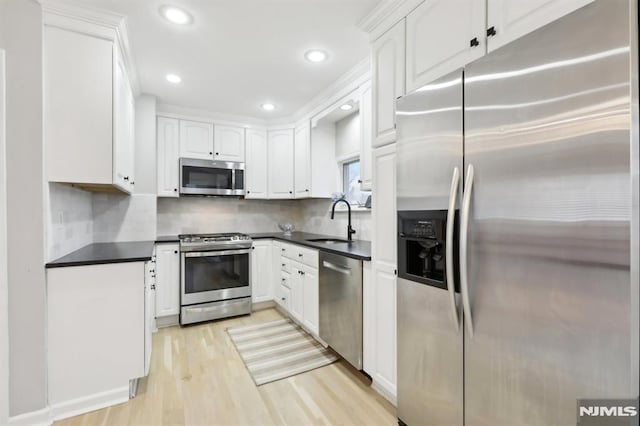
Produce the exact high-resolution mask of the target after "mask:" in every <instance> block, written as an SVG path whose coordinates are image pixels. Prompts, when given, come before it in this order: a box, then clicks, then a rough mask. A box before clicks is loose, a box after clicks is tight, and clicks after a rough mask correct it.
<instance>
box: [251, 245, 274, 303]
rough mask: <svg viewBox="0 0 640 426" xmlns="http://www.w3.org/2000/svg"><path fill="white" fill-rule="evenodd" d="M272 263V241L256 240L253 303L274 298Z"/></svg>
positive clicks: (252, 262) (252, 281)
mask: <svg viewBox="0 0 640 426" xmlns="http://www.w3.org/2000/svg"><path fill="white" fill-rule="evenodd" d="M271 265H272V262H271V241H269V240H267V241H255V242H254V243H253V250H252V251H251V299H252V301H253V303H258V302H266V301H268V300H273V292H272V290H271V289H272V283H271Z"/></svg>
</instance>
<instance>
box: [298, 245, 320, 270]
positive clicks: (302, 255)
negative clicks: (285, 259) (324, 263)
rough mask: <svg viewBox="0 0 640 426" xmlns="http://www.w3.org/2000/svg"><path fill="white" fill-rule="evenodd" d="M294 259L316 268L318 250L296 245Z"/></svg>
mask: <svg viewBox="0 0 640 426" xmlns="http://www.w3.org/2000/svg"><path fill="white" fill-rule="evenodd" d="M294 259H295V260H296V261H297V262H300V263H303V264H305V265H307V266H310V267H312V268H316V269H317V268H318V251H317V250H312V249H308V248H305V247H296V250H295V257H294Z"/></svg>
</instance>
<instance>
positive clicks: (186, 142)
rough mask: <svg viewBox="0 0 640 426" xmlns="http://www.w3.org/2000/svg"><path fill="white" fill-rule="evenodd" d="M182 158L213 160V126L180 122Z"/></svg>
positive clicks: (194, 122) (193, 122)
mask: <svg viewBox="0 0 640 426" xmlns="http://www.w3.org/2000/svg"><path fill="white" fill-rule="evenodd" d="M180 157H186V158H201V159H204V160H213V124H211V123H200V122H196V121H185V120H180Z"/></svg>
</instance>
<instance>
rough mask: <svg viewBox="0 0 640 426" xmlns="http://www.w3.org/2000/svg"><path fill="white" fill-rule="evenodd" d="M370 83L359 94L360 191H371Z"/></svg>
mask: <svg viewBox="0 0 640 426" xmlns="http://www.w3.org/2000/svg"><path fill="white" fill-rule="evenodd" d="M371 108H372V103H371V82H368V83H366V84H365V85H363V86H362V88H361V93H360V138H361V139H360V190H361V191H371V174H372V173H371V132H372V130H373V129H372V127H371V126H372V124H371V118H372V117H371V115H372V110H371Z"/></svg>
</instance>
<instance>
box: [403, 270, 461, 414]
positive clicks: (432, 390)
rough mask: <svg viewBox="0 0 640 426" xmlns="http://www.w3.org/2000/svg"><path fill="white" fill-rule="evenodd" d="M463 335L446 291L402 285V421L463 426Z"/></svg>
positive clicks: (423, 286) (413, 284)
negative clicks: (454, 320) (456, 325)
mask: <svg viewBox="0 0 640 426" xmlns="http://www.w3.org/2000/svg"><path fill="white" fill-rule="evenodd" d="M462 344H463V331H462V328H460V330H459V331H457V330H456V327H455V324H454V323H453V322H452V321H451V307H450V302H449V295H448V294H447V291H446V290H442V289H440V288H437V287H431V286H427V285H424V284H420V283H416V282H413V281H409V280H405V279H402V278H399V279H398V418H399V419H400V420H402V421H403V422H404V423H405V424H407V425H411V426H418V425H425V426H427V425H452V426H453V425H462V396H463V387H462V380H463V369H462V366H463V362H462V355H463V354H462Z"/></svg>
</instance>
